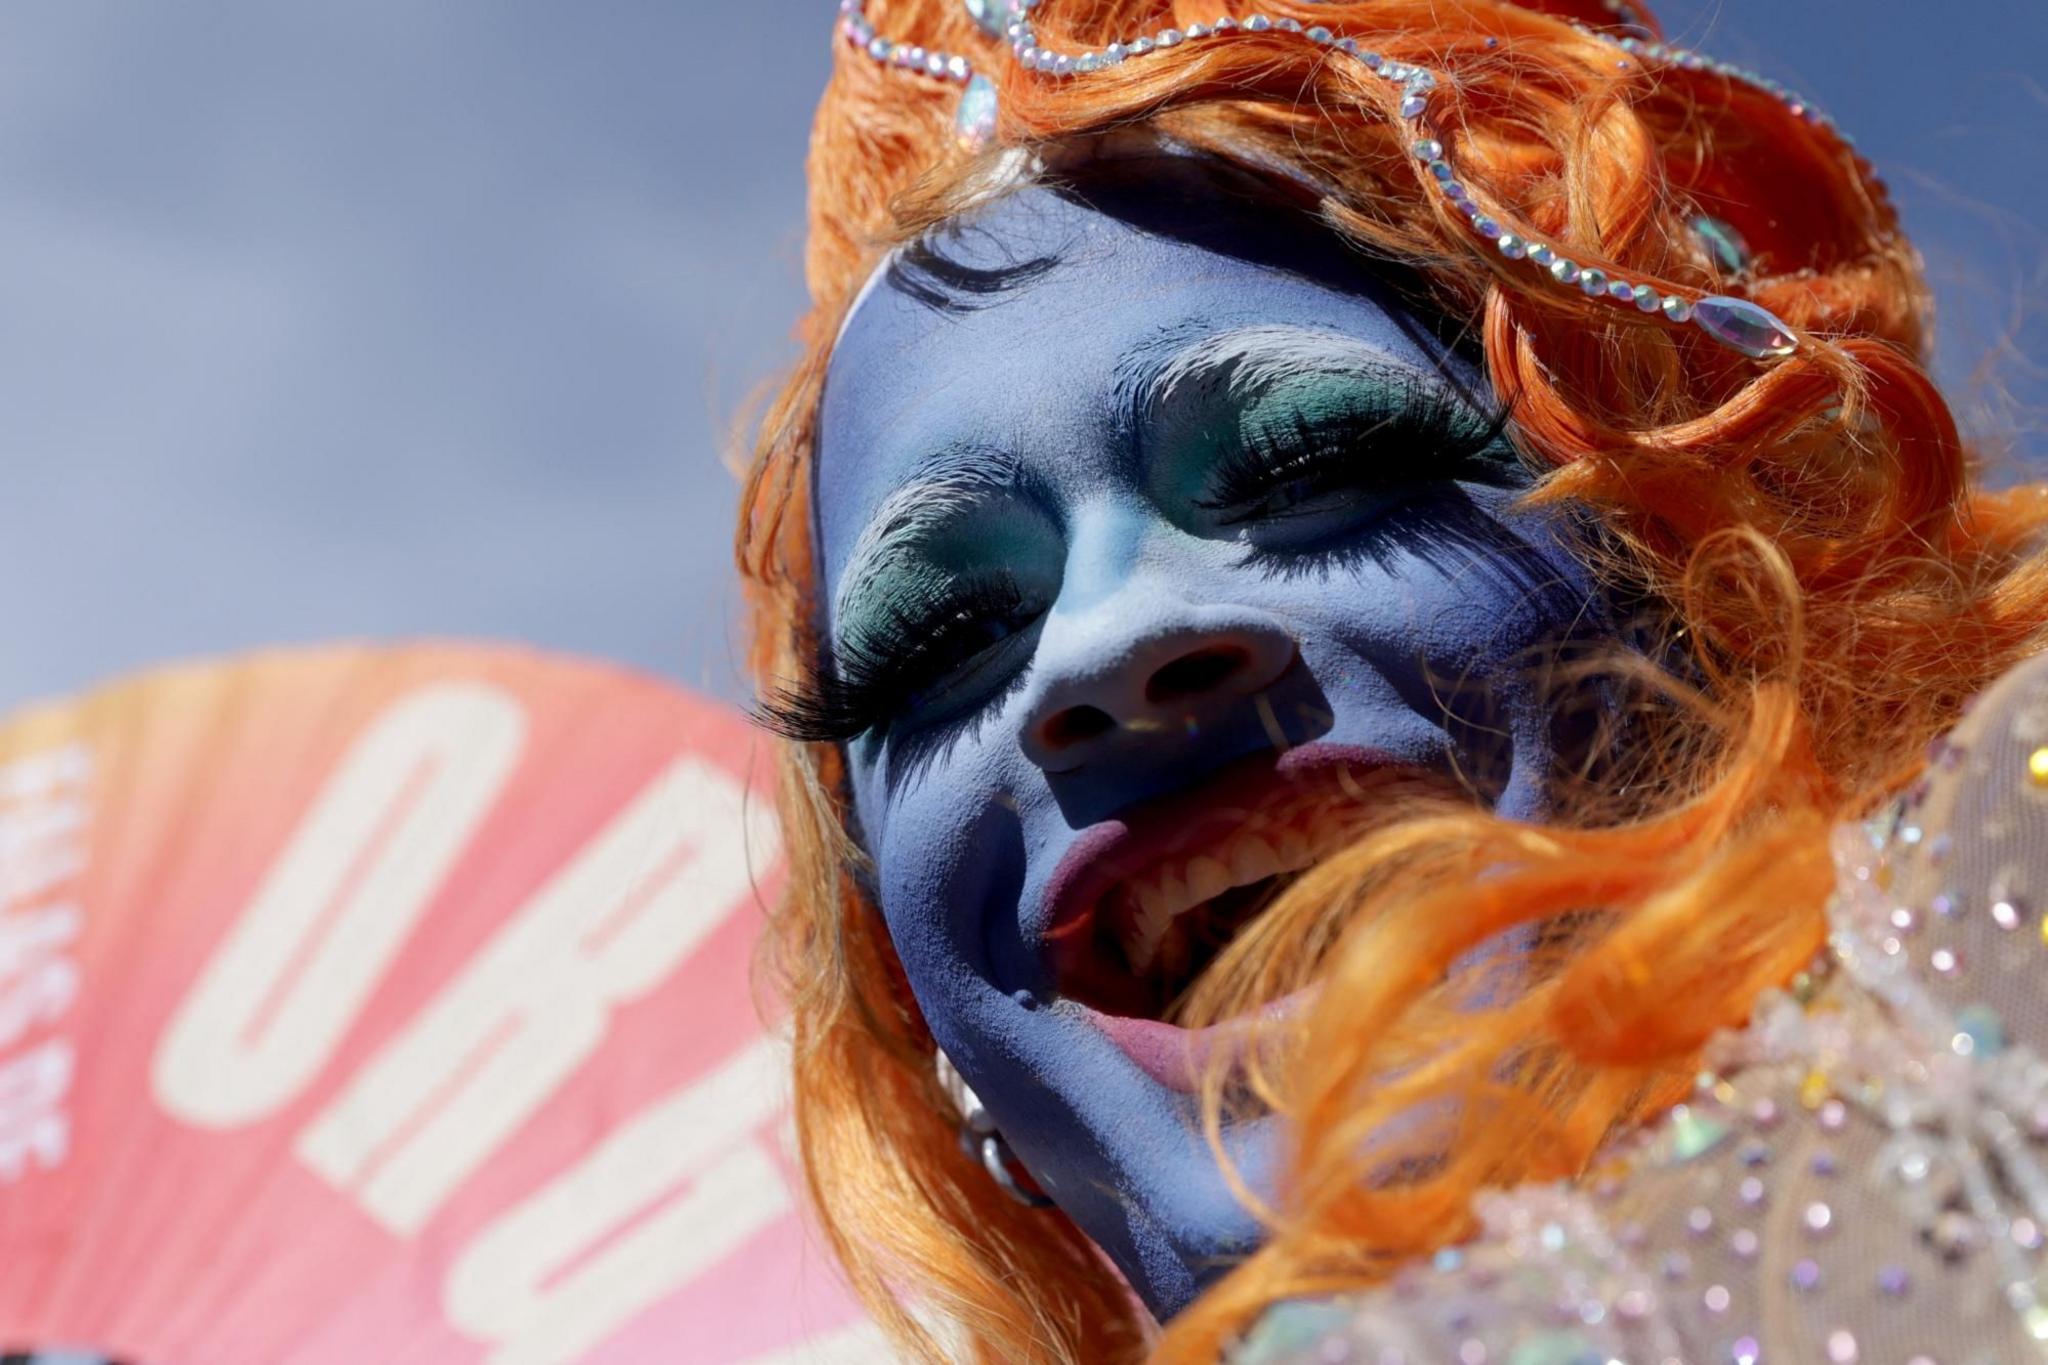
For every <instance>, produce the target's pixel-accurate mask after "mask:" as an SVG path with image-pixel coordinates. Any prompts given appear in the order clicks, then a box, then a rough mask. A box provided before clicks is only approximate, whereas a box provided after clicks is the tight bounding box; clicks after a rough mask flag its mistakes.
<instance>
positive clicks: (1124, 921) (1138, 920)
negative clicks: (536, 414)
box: [1116, 821, 1316, 972]
mask: <svg viewBox="0 0 2048 1365" xmlns="http://www.w3.org/2000/svg"><path fill="white" fill-rule="evenodd" d="M1303 823H1306V824H1308V825H1310V827H1311V828H1310V829H1304V828H1302V827H1301V826H1300V825H1298V824H1295V823H1287V824H1281V825H1279V826H1278V827H1272V826H1267V827H1264V829H1265V832H1264V835H1263V837H1262V836H1261V835H1256V834H1251V833H1249V832H1246V833H1242V834H1239V835H1238V836H1236V837H1235V838H1231V839H1227V840H1225V841H1224V846H1223V848H1222V849H1221V850H1220V851H1219V852H1220V856H1218V855H1217V854H1201V855H1198V856H1196V857H1194V858H1191V859H1189V861H1188V863H1187V865H1186V866H1185V867H1181V868H1176V867H1173V866H1171V865H1168V866H1166V867H1162V868H1160V869H1158V870H1157V872H1156V873H1155V874H1154V877H1153V879H1152V880H1150V881H1147V882H1144V883H1137V884H1132V885H1131V886H1130V887H1129V888H1128V892H1129V900H1128V901H1127V902H1126V905H1127V907H1128V908H1127V909H1126V910H1125V912H1124V913H1123V915H1122V916H1121V917H1120V919H1121V922H1120V923H1118V924H1117V925H1116V932H1117V937H1118V939H1119V941H1120V942H1121V943H1122V945H1123V949H1124V955H1125V957H1126V959H1127V960H1128V961H1129V962H1130V964H1131V967H1132V969H1133V970H1135V971H1138V972H1147V971H1151V970H1153V969H1154V967H1155V966H1156V965H1157V964H1158V959H1159V950H1160V945H1161V944H1163V943H1164V942H1165V941H1166V938H1167V935H1168V932H1169V931H1170V930H1171V929H1172V928H1173V922H1174V921H1175V920H1176V919H1178V918H1179V917H1180V916H1181V915H1183V914H1185V913H1186V912H1187V911H1189V910H1192V909H1193V908H1194V907H1196V906H1197V905H1200V904H1201V903H1202V902H1204V901H1207V900H1209V899H1211V898H1212V897H1215V896H1220V895H1222V894H1223V893H1224V892H1225V891H1228V890H1229V889H1230V888H1232V887H1234V886H1249V885H1250V884H1251V883H1253V882H1256V881H1260V880H1263V879H1264V878H1267V877H1270V876H1273V875H1275V874H1276V873H1280V872H1293V871H1297V870H1299V869H1301V868H1304V867H1307V866H1308V865H1309V864H1310V863H1312V862H1314V861H1315V853H1316V842H1314V841H1312V839H1311V830H1312V829H1313V827H1314V823H1315V822H1314V821H1307V822H1303Z"/></svg>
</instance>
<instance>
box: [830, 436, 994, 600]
mask: <svg viewBox="0 0 2048 1365" xmlns="http://www.w3.org/2000/svg"><path fill="white" fill-rule="evenodd" d="M1021 482H1022V470H1021V468H1020V466H1019V465H1018V462H1017V458H1016V456H1014V455H1011V454H1010V453H1008V452H1007V451H1002V450H997V449H994V448H992V447H989V446H979V445H963V446H950V447H947V448H946V449H944V450H941V451H939V452H937V453H936V454H933V455H931V456H928V457H926V458H925V459H924V460H923V461H921V462H920V463H919V464H918V466H917V469H916V471H915V472H914V473H913V474H912V476H911V478H910V481H909V482H908V483H905V484H903V485H902V486H901V487H899V488H897V489H896V490H895V491H893V492H892V493H890V494H889V496H888V497H886V498H884V499H882V505H881V506H879V507H877V508H876V509H875V514H874V515H873V516H872V517H870V518H868V524H867V525H866V526H865V527H864V528H863V529H862V530H861V533H860V539H858V540H856V541H855V542H854V543H853V549H852V551H851V552H849V553H848V555H847V557H846V570H845V572H844V573H842V574H841V575H840V577H839V591H838V592H837V593H835V594H834V595H833V598H832V615H833V618H834V619H835V620H838V619H841V618H843V617H844V616H845V614H846V609H847V604H848V603H850V602H851V601H852V600H853V599H854V598H855V597H856V596H858V595H859V594H860V593H861V592H863V591H865V590H866V587H867V584H868V583H869V582H870V581H871V580H873V579H874V578H876V577H877V576H879V575H880V574H882V573H884V572H885V571H886V570H887V569H888V567H889V565H890V563H891V562H892V561H894V560H896V559H899V558H901V557H902V556H903V555H905V554H907V553H908V552H909V551H910V549H911V547H912V546H914V545H915V544H916V543H917V542H918V541H920V540H922V539H924V538H925V537H927V536H929V535H930V534H931V533H932V532H934V531H935V530H937V529H938V528H939V527H941V526H943V525H945V523H946V522H948V521H950V520H952V519H953V518H954V517H956V516H958V515H959V514H960V512H962V511H963V510H965V509H966V508H969V507H972V506H974V505H976V504H978V503H980V502H981V501H982V500H983V499H985V498H988V497H989V496H991V495H992V494H996V493H1001V492H1006V491H1008V490H1010V489H1014V488H1016V487H1018V485H1019V484H1020V483H1021Z"/></svg>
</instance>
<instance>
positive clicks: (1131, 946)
mask: <svg viewBox="0 0 2048 1365" xmlns="http://www.w3.org/2000/svg"><path fill="white" fill-rule="evenodd" d="M1172 927H1173V907H1172V906H1171V905H1170V904H1169V903H1168V901H1167V899H1166V895H1165V893H1164V892H1163V891H1162V890H1161V889H1160V888H1158V887H1156V886H1153V887H1147V888H1145V889H1144V890H1143V891H1141V892H1139V893H1138V914H1137V920H1136V922H1135V923H1134V924H1133V925H1132V926H1131V932H1130V934H1129V935H1127V936H1125V938H1124V952H1125V955H1126V956H1128V957H1129V958H1130V960H1131V966H1133V967H1135V968H1136V969H1137V970H1139V971H1141V972H1142V971H1144V970H1145V969H1146V968H1147V967H1150V966H1151V965H1152V958H1153V955H1154V954H1156V953H1157V952H1158V951H1159V943H1160V940H1162V939H1164V938H1165V937H1166V931H1167V930H1168V929H1170V928H1172Z"/></svg>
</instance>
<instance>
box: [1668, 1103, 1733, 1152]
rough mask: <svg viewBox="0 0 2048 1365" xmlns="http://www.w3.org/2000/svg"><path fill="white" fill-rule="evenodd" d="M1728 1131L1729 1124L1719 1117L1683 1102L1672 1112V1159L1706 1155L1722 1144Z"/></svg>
mask: <svg viewBox="0 0 2048 1365" xmlns="http://www.w3.org/2000/svg"><path fill="white" fill-rule="evenodd" d="M1728 1132H1729V1128H1728V1125H1727V1124H1725V1123H1723V1122H1721V1121H1720V1120H1719V1119H1716V1118H1711V1117H1709V1116H1707V1115H1705V1114H1702V1113H1699V1112H1698V1111H1697V1110H1695V1109H1693V1108H1691V1107H1690V1106H1688V1105H1683V1104H1681V1105H1679V1106H1678V1107H1677V1108H1676V1109H1674V1110H1673V1111H1672V1114H1671V1135H1672V1144H1671V1156H1672V1159H1673V1160H1674V1161H1692V1160H1694V1159H1696V1158H1698V1157H1702V1156H1705V1155H1706V1154H1707V1153H1708V1152H1711V1151H1713V1150H1714V1149H1715V1148H1716V1147H1718V1146H1720V1145H1721V1142H1722V1140H1723V1139H1725V1138H1726V1137H1727V1136H1728Z"/></svg>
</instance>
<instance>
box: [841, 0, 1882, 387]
mask: <svg viewBox="0 0 2048 1365" xmlns="http://www.w3.org/2000/svg"><path fill="white" fill-rule="evenodd" d="M962 3H963V4H964V5H965V6H966V8H967V11H968V13H969V14H970V15H971V16H972V17H973V18H974V20H975V22H976V23H978V24H979V25H980V26H981V28H982V29H983V31H985V32H986V33H987V34H988V35H989V36H990V37H991V38H992V39H997V40H1001V41H1004V42H1006V43H1007V44H1008V45H1009V48H1010V51H1011V54H1012V56H1013V57H1014V58H1015V61H1016V64H1017V65H1018V66H1019V67H1022V68H1024V69H1025V70H1029V71H1033V72H1037V73H1040V74H1042V75H1045V76H1050V77H1053V78H1055V79H1084V78H1086V77H1087V76H1088V75H1089V74H1090V73H1093V72H1097V71H1102V70H1105V69H1107V68H1109V67H1113V66H1118V65H1121V64H1122V63H1124V62H1128V61H1134V60H1139V59H1142V58H1144V57H1147V56H1149V55H1152V54H1155V53H1159V52H1164V51H1168V50H1170V49H1173V48H1176V47H1179V46H1181V45H1182V44H1184V43H1197V42H1215V41H1228V40H1230V39H1231V38H1232V37H1234V36H1236V35H1238V34H1244V33H1256V34H1275V33H1278V34H1295V35H1299V37H1300V40H1301V41H1302V42H1305V43H1313V44H1315V45H1317V46H1319V47H1322V48H1326V49H1328V50H1329V51H1330V52H1331V53H1333V54H1336V55H1337V56H1338V57H1340V58H1342V59H1345V60H1350V61H1355V62H1357V63H1359V64H1360V65H1361V66H1362V67H1363V68H1364V69H1365V70H1366V71H1368V72H1370V73H1372V74H1373V75H1374V76H1377V77H1378V78H1379V79H1381V80H1384V81H1387V82H1390V83H1392V84H1393V85H1395V86H1397V87H1398V88H1399V90H1400V92H1401V99H1400V103H1399V106H1398V108H1399V117H1400V118H1401V119H1402V120H1404V121H1405V122H1406V123H1407V124H1408V125H1409V127H1410V130H1411V132H1412V133H1413V142H1412V151H1413V155H1414V160H1415V163H1416V168H1417V172H1418V174H1419V175H1420V176H1421V177H1422V178H1423V180H1424V182H1425V183H1426V184H1428V185H1429V186H1431V187H1433V189H1434V191H1435V193H1437V194H1440V195H1441V196H1443V198H1444V199H1445V200H1446V201H1448V202H1449V204H1450V205H1451V206H1452V207H1453V208H1455V209H1456V210H1457V211H1458V213H1459V214H1460V215H1462V216H1463V218H1464V219H1465V221H1466V222H1467V223H1469V224H1470V225H1471V229H1472V231H1474V232H1475V233H1477V234H1478V235H1479V236H1481V237H1482V238H1484V239H1486V240H1487V241H1488V242H1490V243H1491V244H1492V245H1493V246H1494V248H1495V249H1496V250H1497V251H1499V252H1500V254H1501V255H1502V256H1503V257H1505V258H1506V259H1508V260H1510V261H1519V262H1527V263H1528V264H1529V265H1530V266H1531V267H1533V268H1535V269H1537V270H1540V271H1542V272H1543V274H1544V275H1545V276H1547V277H1548V279H1549V280H1550V282H1551V283H1552V284H1553V285H1555V286H1558V287H1564V288H1574V289H1577V290H1579V291H1581V292H1582V293H1584V294H1586V295H1587V296H1589V297H1591V298H1596V299H1603V300H1606V301H1609V302H1611V303H1613V304H1615V305H1617V306H1623V307H1629V308H1634V309H1637V310H1639V311H1641V312H1642V313H1645V314H1649V315H1652V316H1655V317H1658V318H1661V319H1663V320H1664V321H1666V322H1668V323H1670V324H1673V325H1678V326H1693V327H1697V328H1698V329H1699V330H1701V331H1703V332H1705V333H1706V334H1707V335H1708V336H1710V337H1712V338H1713V339H1714V340H1715V341H1717V342H1720V343H1721V344H1722V345H1724V346H1727V347H1730V348H1732V349H1734V350H1737V351H1740V352H1742V353H1743V354H1744V355H1747V356H1751V357H1754V358H1756V359H1774V358H1777V357H1781V356H1788V355H1790V354H1792V353H1793V351H1794V350H1796V349H1797V348H1798V346H1799V338H1798V337H1797V336H1796V335H1795V334H1794V333H1793V331H1792V329H1791V327H1789V326H1788V325H1787V324H1786V323H1785V322H1784V321H1783V320H1782V319H1780V318H1779V317H1778V316H1777V315H1776V314H1774V313H1772V312H1771V311H1770V310H1768V309H1766V308H1764V307H1762V306H1761V305H1759V304H1757V303H1755V302H1752V301H1751V300H1748V299H1743V298H1737V297H1734V296H1732V295H1727V294H1699V293H1686V292H1679V291H1674V290H1669V289H1666V288H1662V287H1659V286H1658V285H1655V284H1651V283H1645V282H1641V281H1636V280H1629V279H1621V278H1613V277H1610V276H1609V275H1608V274H1607V273H1606V272H1604V271H1602V270H1600V269H1598V268H1595V267H1592V266H1582V265H1580V264H1579V263H1578V262H1576V261H1573V260H1571V259H1570V258H1568V257H1566V256H1565V255H1564V254H1563V253H1562V252H1560V251H1559V250H1558V249H1557V248H1556V247H1555V246H1554V245H1552V244H1551V243H1549V242H1546V241H1544V240H1543V239H1542V238H1541V237H1540V236H1539V235H1536V234H1534V233H1532V232H1531V231H1530V230H1529V229H1528V228H1527V227H1526V226H1524V225H1523V224H1521V223H1519V222H1517V221H1516V220H1515V219H1514V218H1513V217H1512V216H1511V215H1510V214H1508V213H1507V212H1506V211H1505V210H1504V209H1503V208H1502V207H1501V206H1500V205H1499V204H1491V203H1487V202H1485V199H1484V192H1483V191H1478V192H1475V191H1474V190H1473V189H1472V188H1470V187H1468V186H1467V185H1466V184H1465V182H1464V180H1463V179H1462V178H1461V177H1460V176H1459V174H1458V170H1457V167H1456V164H1455V161H1454V158H1453V157H1452V155H1451V153H1450V152H1449V151H1448V150H1447V147H1446V141H1447V140H1449V139H1452V138H1453V136H1454V135H1453V134H1452V133H1450V132H1449V131H1448V130H1445V129H1441V128H1439V127H1438V126H1437V124H1436V121H1435V119H1434V118H1433V117H1432V99H1431V96H1432V93H1433V92H1434V91H1436V90H1437V89H1438V88H1439V87H1440V86H1441V85H1442V84H1443V83H1444V82H1445V80H1446V79H1447V78H1446V77H1445V76H1444V75H1443V74H1441V73H1439V72H1436V71H1432V70H1429V69H1427V68H1425V67H1422V66H1418V65H1415V64H1413V63H1408V62H1397V61H1393V60H1391V59H1389V58H1386V57H1383V56H1382V55H1381V54H1379V53H1377V52H1373V51H1369V50H1367V49H1366V48H1365V47H1364V46H1363V45H1362V44H1361V43H1360V42H1359V41H1358V40H1357V39H1355V38H1352V37H1350V36H1347V35H1345V34H1343V33H1340V32H1337V31H1335V30H1334V29H1332V28H1330V27H1329V26H1326V25H1321V24H1304V23H1303V22H1302V21H1301V20H1299V19H1295V18H1292V17H1274V16H1270V15H1265V14H1250V15H1246V16H1243V17H1241V18H1239V17H1233V16H1224V17H1221V18H1218V19H1217V20H1215V21H1214V22H1212V23H1207V24H1201V23H1195V24H1189V25H1188V26H1187V27H1185V28H1166V29H1162V30H1160V31H1159V32H1158V33H1154V34H1141V35H1136V36H1133V37H1132V38H1130V39H1129V40H1128V41H1122V42H1114V43H1111V44H1109V45H1108V46H1107V47H1104V48H1101V49H1099V50H1089V51H1085V52H1060V51H1055V50H1054V49H1053V48H1051V47H1050V46H1048V45H1046V44H1043V43H1041V42H1040V41H1039V38H1038V34H1037V31H1036V29H1035V28H1034V26H1033V24H1032V20H1031V15H1032V12H1033V11H1034V10H1036V9H1038V8H1039V7H1040V6H1041V4H1042V3H1044V0H962ZM1600 4H1601V8H1602V9H1604V10H1605V11H1606V12H1607V14H1608V15H1609V16H1610V18H1609V20H1608V21H1607V26H1606V27H1602V28H1594V27H1592V26H1590V25H1587V24H1583V23H1581V24H1575V27H1578V28H1579V29H1580V31H1581V32H1583V33H1586V34H1587V35H1588V36H1590V37H1593V38H1597V39H1599V40H1601V41H1603V42H1606V43H1608V44H1610V45H1612V46H1613V47H1614V49H1615V50H1616V61H1617V63H1618V64H1619V65H1621V66H1622V67H1623V68H1627V67H1628V66H1629V65H1631V64H1633V63H1638V62H1640V63H1649V64H1661V65H1668V66H1672V67H1677V68H1682V69H1684V70H1688V71H1700V72H1707V73H1711V74H1714V75H1718V76H1721V77H1723V78H1725V79H1727V80H1730V81H1734V82H1738V83H1740V84H1743V85H1747V86H1750V87H1753V88H1755V89H1757V90H1760V91H1762V92H1764V93H1766V94H1768V95H1770V96H1771V97H1772V98H1774V99H1776V100H1778V101H1780V102H1781V103H1782V104H1784V105H1785V107H1786V108H1787V109H1788V110H1790V111H1791V113H1792V114H1793V115H1795V116H1796V117H1799V118H1802V119H1804V120H1806V121H1807V122H1809V123H1811V124H1813V125H1815V126H1817V127H1820V128H1822V129H1825V130H1827V131H1828V132H1829V133H1831V134H1833V135H1834V136H1835V137H1837V138H1840V139H1841V141H1842V142H1843V143H1845V144H1846V143H1847V142H1848V140H1849V139H1848V138H1847V136H1846V135H1845V134H1843V133H1841V131H1840V130H1839V129H1838V128H1836V127H1835V125H1834V123H1833V121H1832V120H1830V119H1829V118H1828V117H1827V116H1826V115H1825V114H1823V113H1821V112H1820V110H1819V109H1818V108H1816V107H1815V106H1814V104H1813V102H1812V101H1810V100H1808V99H1806V98H1804V97H1803V96H1801V95H1799V94H1797V93H1795V92H1794V91H1792V90H1789V89H1787V88H1786V87H1785V86H1783V85H1781V84H1779V83H1778V82H1776V81H1773V80H1771V79H1769V78H1768V77H1766V76H1763V75H1761V74H1759V73H1757V72H1755V71H1752V70H1750V69H1748V68H1746V67H1741V66H1737V65H1735V64H1733V63H1729V62H1723V61H1720V60H1718V59H1716V58H1713V57H1709V56H1706V55H1704V54H1702V53H1699V52H1694V51H1691V50H1689V49H1686V48H1682V47H1676V46H1672V45H1670V44H1667V43H1662V42H1659V41H1657V40H1656V38H1655V34H1654V30H1652V29H1651V28H1650V26H1649V25H1648V24H1647V23H1646V22H1645V21H1644V20H1643V18H1642V16H1641V15H1640V14H1638V13H1637V11H1636V10H1635V9H1634V8H1633V7H1632V6H1631V5H1630V4H1629V3H1628V0H1600ZM839 14H840V18H839V32H840V34H841V35H842V36H843V37H844V38H845V40H846V41H848V42H850V43H853V44H854V45H856V46H857V47H858V48H860V49H861V50H862V51H864V52H866V54H867V55H868V56H869V57H870V58H872V59H873V60H875V61H876V62H879V63H881V64H883V65H885V66H888V67H892V68H896V69H899V70H901V71H903V72H905V73H906V74H909V75H915V76H918V77H922V78H926V79H932V80H943V81H951V82H955V83H957V84H959V85H960V86H961V87H962V90H961V95H960V102H959V105H958V106H957V110H956V113H955V116H954V126H955V130H956V132H957V133H958V135H959V137H960V140H961V141H962V142H963V143H964V144H965V145H967V146H969V147H981V146H986V145H988V144H989V143H991V142H992V141H994V139H995V136H996V128H997V115H998V112H999V101H1000V92H999V89H998V87H997V84H996V82H995V81H994V80H993V79H992V78H991V77H990V76H989V75H988V74H987V73H986V72H984V71H982V70H979V69H977V68H976V66H975V64H974V62H973V61H971V60H970V59H969V58H968V57H967V56H965V55H963V54H960V53H955V52H942V51H937V50H932V49H927V48H925V47H922V46H919V45H917V44H915V43H911V42H907V41H896V40H893V39H891V38H889V37H887V36H885V35H883V34H880V33H878V32H877V31H876V29H875V26H874V24H873V23H872V22H870V21H869V20H868V18H867V16H866V13H865V0H839ZM1617 30H1618V31H1617ZM1692 229H1693V232H1694V233H1695V235H1696V236H1698V237H1699V239H1700V242H1701V245H1702V246H1703V247H1704V248H1705V249H1706V251H1707V253H1708V254H1709V255H1710V256H1711V257H1712V258H1713V259H1714V260H1715V261H1716V263H1717V264H1718V265H1720V266H1721V267H1722V269H1723V270H1724V271H1728V272H1729V273H1734V272H1735V271H1739V270H1740V269H1741V268H1742V267H1743V266H1744V265H1745V264H1746V263H1747V249H1746V247H1744V245H1743V243H1742V240H1741V238H1740V237H1739V236H1738V235H1737V234H1736V233H1735V232H1734V230H1733V229H1732V228H1730V227H1729V226H1728V225H1727V224H1725V223H1722V222H1720V221H1719V220H1717V219H1714V218H1710V217H1706V216H1703V215H1702V216H1697V217H1695V218H1694V219H1693V220H1692Z"/></svg>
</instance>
